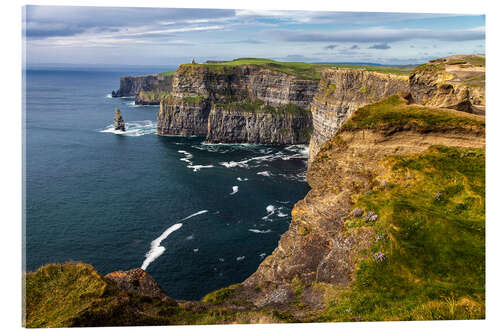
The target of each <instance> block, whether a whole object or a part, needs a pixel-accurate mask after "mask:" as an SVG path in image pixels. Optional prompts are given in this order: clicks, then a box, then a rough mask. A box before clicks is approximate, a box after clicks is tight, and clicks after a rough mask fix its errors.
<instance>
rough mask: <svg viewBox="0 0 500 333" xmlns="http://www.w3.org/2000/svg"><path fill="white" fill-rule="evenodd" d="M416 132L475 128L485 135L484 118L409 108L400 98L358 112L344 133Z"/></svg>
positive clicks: (348, 122) (414, 107)
mask: <svg viewBox="0 0 500 333" xmlns="http://www.w3.org/2000/svg"><path fill="white" fill-rule="evenodd" d="M375 128H381V129H384V128H386V129H391V128H393V129H397V128H413V129H415V130H418V131H429V130H448V129H450V130H460V129H470V128H475V129H476V130H477V131H479V132H482V133H484V130H485V121H484V118H480V117H476V116H472V115H469V114H466V113H463V112H458V111H453V110H445V109H434V108H429V107H422V106H414V105H407V101H406V100H405V99H404V98H402V97H401V96H399V95H393V96H390V97H388V98H386V99H383V100H381V101H379V102H377V103H373V104H369V105H366V106H364V107H362V108H360V109H358V110H357V111H356V112H355V113H354V114H353V116H352V117H351V119H349V120H348V121H347V122H346V123H345V124H344V126H343V130H355V129H375Z"/></svg>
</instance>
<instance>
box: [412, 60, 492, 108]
mask: <svg viewBox="0 0 500 333" xmlns="http://www.w3.org/2000/svg"><path fill="white" fill-rule="evenodd" d="M485 65H486V58H485V56H484V55H455V56H451V57H447V58H441V59H437V60H433V61H431V62H429V63H428V64H424V65H421V66H418V67H417V68H416V69H415V70H414V71H413V73H412V74H411V75H410V90H411V93H412V96H413V97H414V99H415V102H416V103H419V104H423V105H427V106H432V107H441V108H450V109H455V110H460V111H465V112H469V113H475V114H484V113H485V106H486V100H485V79H486V75H485Z"/></svg>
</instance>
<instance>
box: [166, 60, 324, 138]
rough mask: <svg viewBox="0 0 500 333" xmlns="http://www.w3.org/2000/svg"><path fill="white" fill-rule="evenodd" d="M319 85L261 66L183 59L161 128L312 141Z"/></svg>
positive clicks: (219, 135)
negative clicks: (196, 62)
mask: <svg viewBox="0 0 500 333" xmlns="http://www.w3.org/2000/svg"><path fill="white" fill-rule="evenodd" d="M317 86H318V82H317V81H313V80H302V79H299V78H297V77H296V76H294V75H289V74H285V73H281V72H277V71H272V70H268V69H263V68H261V67H259V66H252V65H245V66H235V67H225V66H206V65H182V66H180V67H179V69H178V70H177V71H176V73H175V75H174V77H173V82H172V92H171V95H172V97H169V98H165V99H164V100H163V101H162V103H161V109H160V112H159V114H158V130H157V133H158V134H159V135H185V134H182V133H192V134H190V135H199V136H206V138H207V141H208V142H217V143H219V142H224V143H241V142H253V143H263V144H286V143H291V142H293V143H307V142H308V140H309V134H308V133H309V132H310V126H311V117H310V114H309V112H308V110H309V104H310V101H311V100H312V98H313V96H314V94H315V93H316V90H317ZM192 120H194V122H195V123H194V124H193V122H192ZM257 124H258V126H257ZM182 126H186V128H185V129H183V127H182ZM191 127H194V128H195V129H192V128H191Z"/></svg>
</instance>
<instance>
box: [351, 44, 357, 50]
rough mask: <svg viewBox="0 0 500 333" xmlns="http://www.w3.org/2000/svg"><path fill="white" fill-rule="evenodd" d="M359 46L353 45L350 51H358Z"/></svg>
mask: <svg viewBox="0 0 500 333" xmlns="http://www.w3.org/2000/svg"><path fill="white" fill-rule="evenodd" d="M358 49H359V46H358V45H353V46H351V47H350V48H349V50H358Z"/></svg>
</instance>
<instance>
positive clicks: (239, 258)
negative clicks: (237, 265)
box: [236, 256, 245, 261]
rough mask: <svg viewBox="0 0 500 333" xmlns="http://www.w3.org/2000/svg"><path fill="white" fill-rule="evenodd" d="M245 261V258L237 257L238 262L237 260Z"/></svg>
mask: <svg viewBox="0 0 500 333" xmlns="http://www.w3.org/2000/svg"><path fill="white" fill-rule="evenodd" d="M243 259H245V256H241V257H236V260H237V261H240V260H243Z"/></svg>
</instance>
